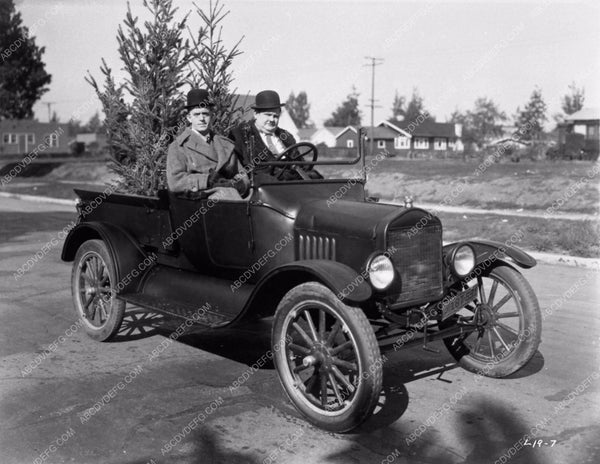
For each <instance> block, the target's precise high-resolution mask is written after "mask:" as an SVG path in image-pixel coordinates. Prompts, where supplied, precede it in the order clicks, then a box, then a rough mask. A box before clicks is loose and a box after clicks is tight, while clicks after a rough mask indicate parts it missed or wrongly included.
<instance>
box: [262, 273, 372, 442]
mask: <svg viewBox="0 0 600 464" xmlns="http://www.w3.org/2000/svg"><path fill="white" fill-rule="evenodd" d="M272 343H273V352H274V353H275V355H274V361H275V366H276V368H277V371H278V373H279V379H280V381H281V384H282V386H283V388H284V390H285V392H286V393H287V395H288V397H289V398H290V400H291V401H292V403H294V405H295V406H296V408H297V409H298V410H299V411H300V412H301V413H302V414H303V415H304V416H305V417H306V418H307V419H308V420H309V421H310V422H312V423H313V424H315V425H316V426H318V427H320V428H322V429H325V430H329V431H332V432H346V431H348V430H351V429H353V428H355V427H357V426H358V425H359V424H361V423H362V422H363V421H364V420H365V419H366V418H367V417H368V416H369V415H370V414H371V413H372V412H373V409H374V408H375V405H376V404H377V400H378V398H379V394H380V392H381V386H382V377H383V368H382V361H381V356H380V352H379V345H378V344H377V339H376V338H375V334H374V332H373V329H372V328H371V325H370V324H369V321H368V320H367V318H366V316H365V315H364V313H363V312H362V310H361V309H360V308H356V307H352V306H347V305H345V304H344V303H342V302H341V301H340V300H339V299H338V298H337V297H336V296H335V295H334V294H333V293H332V292H331V291H330V290H329V289H328V288H327V287H325V286H324V285H322V284H320V283H317V282H308V283H304V284H301V285H298V286H297V287H294V288H293V289H292V290H290V291H289V292H288V293H287V294H286V295H285V297H284V298H283V300H281V303H280V304H279V306H278V308H277V312H276V313H275V321H274V324H273V333H272Z"/></svg>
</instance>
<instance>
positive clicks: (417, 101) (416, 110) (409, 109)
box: [404, 87, 435, 122]
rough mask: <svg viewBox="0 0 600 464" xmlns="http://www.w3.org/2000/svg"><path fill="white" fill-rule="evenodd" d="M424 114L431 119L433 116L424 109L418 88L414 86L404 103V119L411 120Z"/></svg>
mask: <svg viewBox="0 0 600 464" xmlns="http://www.w3.org/2000/svg"><path fill="white" fill-rule="evenodd" d="M422 114H423V115H426V116H428V117H429V118H431V120H432V121H434V120H435V118H434V117H433V116H432V115H431V114H430V113H429V111H427V110H426V109H425V105H424V103H423V97H421V95H419V90H418V89H417V88H416V87H414V88H413V92H412V95H411V97H410V100H409V101H408V103H407V104H406V110H405V111H404V121H406V122H413V121H416V120H417V118H418V117H419V116H420V115H422Z"/></svg>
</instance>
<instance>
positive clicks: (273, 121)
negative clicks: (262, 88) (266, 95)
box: [254, 108, 281, 134]
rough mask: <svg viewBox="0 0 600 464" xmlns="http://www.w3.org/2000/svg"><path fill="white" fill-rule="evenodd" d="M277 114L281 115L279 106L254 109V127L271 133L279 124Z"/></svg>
mask: <svg viewBox="0 0 600 464" xmlns="http://www.w3.org/2000/svg"><path fill="white" fill-rule="evenodd" d="M279 116H281V108H274V109H269V110H264V111H260V112H259V111H254V118H255V119H256V127H257V128H258V130H259V131H261V132H264V133H266V134H272V133H273V132H275V129H277V124H279Z"/></svg>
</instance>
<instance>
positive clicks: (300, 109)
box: [286, 91, 313, 129]
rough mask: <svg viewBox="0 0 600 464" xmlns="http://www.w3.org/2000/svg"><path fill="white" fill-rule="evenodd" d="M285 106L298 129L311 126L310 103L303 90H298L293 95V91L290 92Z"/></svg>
mask: <svg viewBox="0 0 600 464" xmlns="http://www.w3.org/2000/svg"><path fill="white" fill-rule="evenodd" d="M286 108H287V110H288V112H289V113H290V117H291V118H292V120H293V121H294V124H296V127H297V128H298V129H304V128H306V127H312V126H313V124H312V122H311V121H310V104H309V103H308V97H307V96H306V92H305V91H302V92H299V93H298V95H294V92H292V93H290V96H289V97H288V99H287V102H286Z"/></svg>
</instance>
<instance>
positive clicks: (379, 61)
mask: <svg viewBox="0 0 600 464" xmlns="http://www.w3.org/2000/svg"><path fill="white" fill-rule="evenodd" d="M365 58H366V59H367V60H371V63H369V64H365V65H364V66H371V105H370V106H371V137H370V138H369V149H370V150H371V155H373V153H374V152H375V151H374V145H373V142H374V140H373V138H374V137H373V134H374V132H375V127H374V126H375V106H376V105H375V66H379V65H380V64H383V58H375V57H373V56H365Z"/></svg>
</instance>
